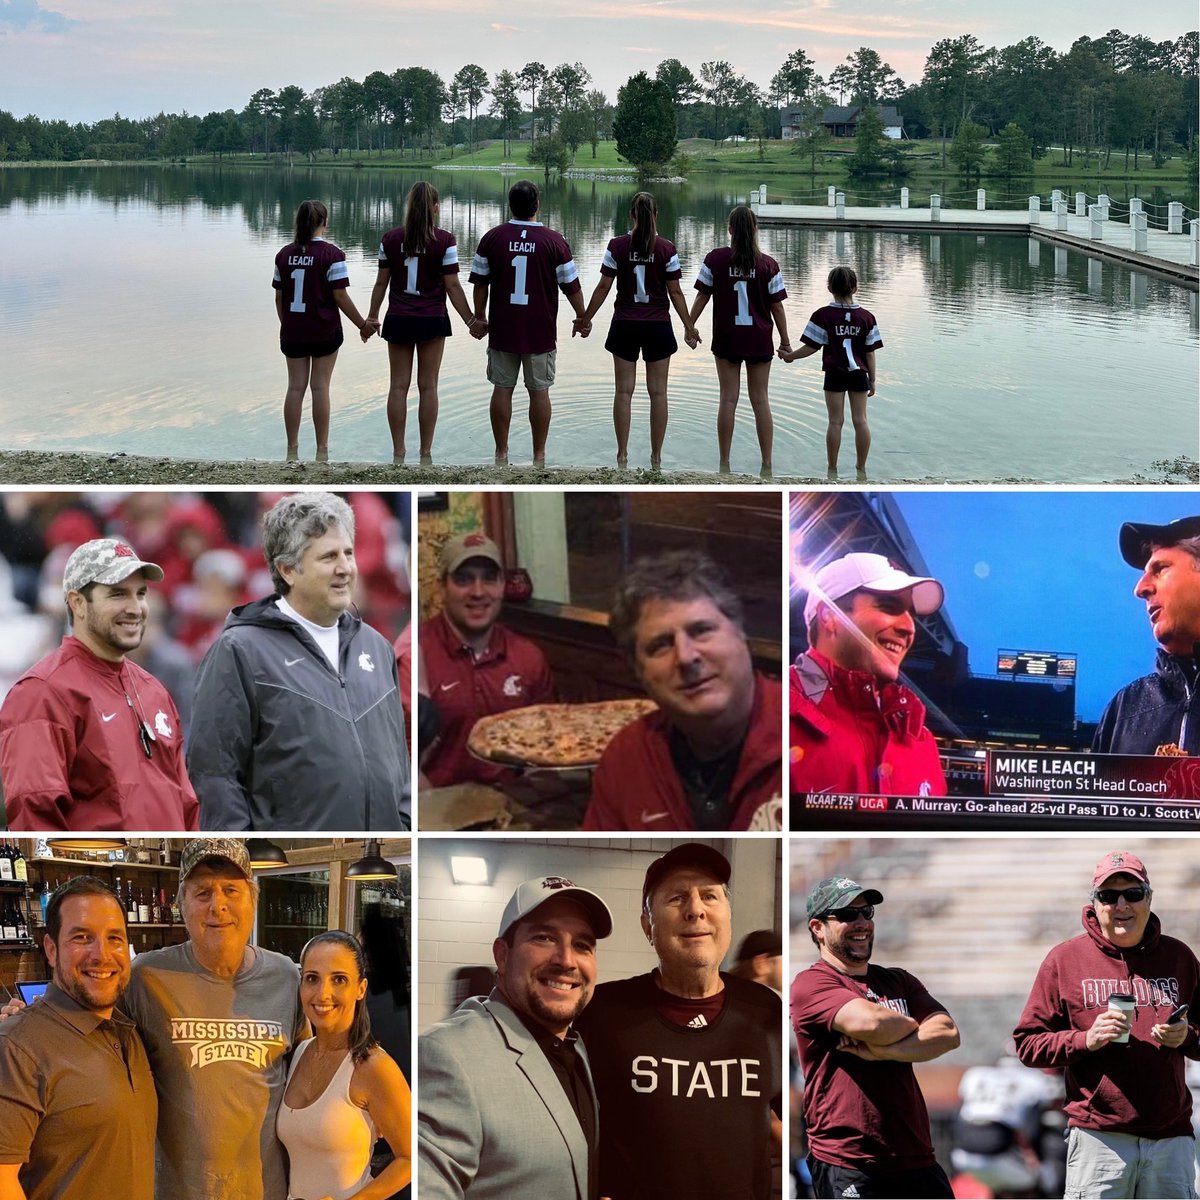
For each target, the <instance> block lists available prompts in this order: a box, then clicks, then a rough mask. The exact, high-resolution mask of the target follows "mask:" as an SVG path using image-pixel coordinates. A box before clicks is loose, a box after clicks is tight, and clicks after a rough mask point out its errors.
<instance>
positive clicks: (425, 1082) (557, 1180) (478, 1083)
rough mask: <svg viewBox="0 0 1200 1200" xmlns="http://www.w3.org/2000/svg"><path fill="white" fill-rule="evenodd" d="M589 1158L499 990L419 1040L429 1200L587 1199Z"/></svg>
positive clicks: (571, 1115)
mask: <svg viewBox="0 0 1200 1200" xmlns="http://www.w3.org/2000/svg"><path fill="white" fill-rule="evenodd" d="M576 1050H577V1052H578V1053H579V1055H580V1057H581V1058H582V1059H583V1063H584V1067H585V1068H586V1071H587V1077H588V1085H589V1087H590V1086H591V1078H592V1072H591V1067H590V1065H589V1064H588V1060H587V1054H586V1052H585V1051H584V1049H583V1043H582V1042H579V1043H577V1045H576ZM593 1096H594V1092H593ZM587 1155H588V1150H587V1139H586V1138H585V1137H584V1134H583V1130H582V1129H581V1128H580V1125H579V1119H578V1117H576V1115H575V1110H574V1109H573V1108H572V1107H571V1102H570V1100H568V1099H567V1095H566V1092H564V1091H563V1086H562V1084H561V1083H560V1082H559V1080H558V1076H556V1075H555V1073H554V1068H553V1067H552V1066H551V1065H550V1063H549V1062H548V1061H547V1059H546V1056H545V1054H543V1053H542V1051H541V1049H540V1048H539V1047H538V1044H537V1042H536V1041H535V1040H534V1038H533V1035H532V1034H531V1033H530V1032H529V1030H528V1029H526V1028H525V1026H524V1025H523V1024H522V1022H521V1019H520V1018H519V1017H518V1016H517V1014H516V1013H515V1012H514V1011H513V1010H512V1008H510V1007H509V1005H508V1003H507V1002H506V1001H505V1000H504V998H503V997H502V996H501V995H500V993H499V992H498V991H493V992H492V994H491V995H490V996H489V997H488V998H487V999H486V1000H480V999H478V998H474V997H473V998H472V999H470V1000H467V1001H465V1002H464V1003H463V1004H462V1006H461V1007H460V1008H459V1009H458V1010H457V1011H456V1012H454V1013H453V1014H451V1015H450V1016H449V1017H447V1018H446V1020H444V1021H439V1022H438V1023H437V1024H436V1025H433V1026H431V1027H430V1028H429V1029H428V1030H427V1031H426V1032H425V1033H423V1034H421V1036H420V1037H419V1038H418V1039H417V1191H418V1194H419V1195H420V1197H421V1200H461V1198H462V1197H467V1196H469V1197H470V1200H512V1197H513V1196H543V1197H546V1200H571V1198H572V1197H574V1198H575V1200H588V1189H587V1180H588V1157H587Z"/></svg>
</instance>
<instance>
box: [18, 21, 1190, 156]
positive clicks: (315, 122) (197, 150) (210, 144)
mask: <svg viewBox="0 0 1200 1200" xmlns="http://www.w3.org/2000/svg"><path fill="white" fill-rule="evenodd" d="M1198 44H1200V37H1198V35H1197V33H1196V32H1194V31H1193V32H1190V33H1187V34H1184V35H1182V36H1181V37H1179V38H1176V39H1174V40H1167V41H1163V42H1155V41H1153V40H1151V39H1149V38H1146V37H1142V36H1140V35H1137V34H1126V33H1123V32H1122V31H1120V30H1116V29H1114V30H1110V31H1109V32H1108V33H1106V34H1105V35H1104V36H1103V37H1100V38H1094V39H1093V38H1087V37H1081V38H1078V39H1077V40H1076V41H1075V42H1074V43H1073V44H1072V46H1071V47H1070V49H1069V50H1067V51H1065V52H1061V53H1060V52H1058V51H1056V50H1054V49H1053V48H1052V47H1050V46H1048V45H1047V44H1046V43H1044V42H1042V41H1041V40H1040V39H1039V38H1037V37H1029V38H1025V39H1023V40H1022V41H1020V42H1017V43H1015V44H1014V45H1011V46H1005V47H1002V48H994V47H993V48H988V47H985V46H984V45H982V44H981V43H980V42H979V41H978V39H977V38H975V37H974V36H973V35H971V34H963V35H961V36H959V37H957V38H946V39H943V40H941V41H939V42H937V43H935V44H934V45H933V46H932V47H931V48H930V51H929V54H928V56H927V58H926V61H925V66H924V70H923V73H922V76H921V78H920V80H918V81H916V82H913V83H906V82H905V81H904V80H902V79H901V78H900V77H899V76H898V75H897V74H896V72H895V70H894V69H893V68H892V67H891V66H890V64H888V63H887V62H885V61H884V60H883V59H882V57H881V56H880V55H879V53H878V52H877V51H875V50H873V49H871V48H870V47H865V46H863V47H859V48H858V49H857V50H855V51H854V52H852V53H851V54H848V55H847V56H846V59H845V60H844V61H843V62H842V63H841V64H839V65H838V66H837V67H836V68H834V70H833V71H832V72H830V74H829V76H828V77H827V78H825V77H822V76H821V75H819V74H818V73H817V72H816V70H815V66H814V63H813V60H812V58H811V57H810V56H809V55H808V54H807V53H806V51H804V50H803V49H796V50H794V51H792V52H791V53H790V54H788V55H787V56H786V58H785V59H784V61H783V63H782V64H781V65H780V67H779V69H778V70H777V71H776V72H775V74H774V75H773V76H772V77H771V79H770V80H769V81H768V82H767V83H766V85H765V86H760V85H759V84H758V83H756V82H754V81H753V80H750V79H747V78H746V77H745V76H744V75H741V74H739V73H738V72H737V71H736V70H735V69H734V68H733V66H732V65H731V64H730V63H729V62H727V61H724V60H712V61H709V62H703V63H701V64H699V69H698V71H695V72H694V71H693V70H692V69H691V68H690V67H688V66H687V65H685V64H684V63H682V62H681V61H680V60H679V59H675V58H669V59H665V60H664V61H663V62H661V63H659V65H658V68H657V70H656V72H655V75H654V79H655V80H656V81H657V82H659V83H662V84H664V85H665V86H666V88H667V90H668V91H669V93H670V97H671V102H672V106H673V109H674V115H675V124H676V130H675V132H676V135H677V136H678V137H681V138H705V139H709V140H711V141H713V142H714V143H720V142H722V141H724V140H726V139H728V138H731V137H737V138H742V139H746V140H748V141H752V142H753V141H758V142H759V143H760V144H761V143H762V142H763V141H764V140H765V139H768V138H778V137H779V136H780V133H781V126H782V122H783V120H784V119H785V118H786V120H787V122H788V123H789V124H790V125H791V126H792V128H793V129H796V130H798V131H799V133H800V134H801V137H800V138H799V139H798V143H799V144H798V148H800V149H802V150H807V151H808V152H809V153H811V154H812V155H813V160H814V162H815V156H816V154H817V153H818V151H819V149H820V148H821V147H822V146H823V144H824V137H823V131H822V129H821V123H820V114H821V113H822V111H823V109H824V108H825V107H827V106H829V105H835V104H836V105H876V104H889V105H894V106H895V107H896V108H897V109H898V111H899V112H900V114H901V115H902V116H903V118H904V127H905V132H906V135H907V136H909V137H912V138H918V139H919V138H924V137H930V136H935V137H939V138H940V139H941V143H942V146H943V154H948V153H949V150H948V149H946V148H947V147H948V146H950V145H951V144H952V143H953V142H954V140H955V138H956V136H957V135H958V134H959V132H960V129H961V128H963V127H964V125H965V131H964V137H963V138H962V139H960V141H961V142H962V145H963V147H964V148H963V150H962V151H961V153H960V155H958V156H956V161H957V159H958V158H961V159H962V160H963V162H962V163H960V166H963V165H964V164H965V166H964V169H967V170H970V169H973V167H972V164H973V163H974V162H975V161H976V158H975V155H974V152H973V151H971V150H970V146H971V145H973V144H974V142H975V141H976V140H977V138H978V137H979V136H980V135H978V134H977V133H976V130H982V136H983V137H990V138H999V137H1000V136H1001V135H1002V134H1003V133H1004V131H1005V130H1006V129H1009V127H1010V126H1012V127H1015V128H1016V130H1017V132H1018V133H1020V134H1021V135H1023V136H1024V138H1025V139H1027V144H1028V151H1029V153H1030V154H1032V155H1033V156H1035V157H1041V156H1043V155H1044V154H1045V153H1046V152H1047V150H1048V149H1049V148H1050V147H1051V146H1054V147H1059V148H1061V154H1062V156H1063V161H1064V164H1065V165H1072V164H1073V163H1075V162H1076V161H1077V159H1079V158H1082V160H1083V161H1084V162H1085V163H1089V164H1090V163H1092V162H1093V161H1094V162H1096V163H1098V164H1099V165H1100V166H1102V167H1107V166H1108V165H1109V164H1110V163H1111V159H1112V156H1113V155H1114V154H1121V155H1124V157H1125V159H1126V160H1128V161H1130V162H1132V163H1133V164H1134V165H1135V166H1136V165H1139V164H1140V162H1141V160H1142V158H1143V157H1148V158H1149V159H1150V160H1151V161H1153V162H1155V163H1161V162H1162V161H1164V159H1165V157H1166V156H1167V155H1169V154H1170V153H1172V152H1174V151H1177V150H1179V149H1189V150H1190V149H1191V148H1192V147H1193V146H1194V144H1195V135H1196V125H1197V108H1198V101H1197V89H1196V86H1195V80H1196V75H1197V69H1198V65H1200V62H1198V60H1200V49H1198ZM612 121H613V108H612V106H611V105H610V103H609V101H608V99H607V98H606V96H605V95H604V93H603V92H602V91H600V90H599V89H596V88H594V87H593V86H592V77H591V74H590V72H589V71H588V69H587V68H586V67H585V66H584V65H583V64H582V63H580V62H575V63H561V64H559V65H558V66H556V67H553V68H547V67H546V66H545V65H544V64H542V63H538V62H530V63H526V64H525V65H524V66H522V67H521V68H520V69H519V70H508V69H506V70H502V71H498V72H496V73H495V75H493V76H489V75H488V73H487V72H486V71H484V70H483V68H482V67H479V66H478V65H476V64H474V63H469V64H467V65H466V66H464V67H462V68H461V69H460V70H459V71H458V72H456V73H455V74H454V75H453V76H452V77H450V78H448V79H443V78H442V76H441V75H439V74H438V73H437V72H436V71H433V70H430V69H429V68H427V67H401V68H399V69H398V70H395V71H393V72H392V73H391V74H388V73H386V72H384V71H373V72H371V73H370V74H369V75H367V76H366V77H365V78H364V79H361V80H356V79H351V78H350V77H349V76H346V77H344V78H342V79H339V80H337V81H336V82H334V83H330V84H327V85H325V86H324V87H320V88H317V89H316V90H315V91H313V92H306V91H305V90H304V89H303V88H301V87H299V86H296V85H288V86H286V87H282V88H279V89H277V90H272V89H271V88H266V87H264V88H260V89H259V90H258V91H256V92H255V93H254V94H253V95H252V96H251V97H250V98H249V100H248V101H247V102H246V104H245V106H244V107H243V108H242V109H241V110H240V111H236V110H234V109H227V110H226V111H224V112H210V113H208V114H206V115H203V116H200V115H195V114H189V113H187V112H182V113H165V112H160V113H158V114H157V115H156V116H153V117H143V118H140V119H134V118H129V117H124V116H122V115H121V114H119V113H117V114H115V115H114V116H112V117H106V118H104V119H103V120H100V121H97V122H95V123H93V124H84V123H70V122H67V121H61V120H43V119H41V118H39V117H37V116H33V115H30V116H26V117H24V118H16V117H14V116H13V115H12V114H11V113H9V112H5V111H0V160H4V159H8V160H22V161H23V160H52V161H71V160H76V159H82V158H105V159H116V160H137V159H153V158H160V159H176V158H184V157H189V156H192V155H197V154H207V155H212V156H214V157H216V158H220V157H223V156H224V155H226V154H235V153H251V154H262V155H267V156H273V155H279V156H284V157H296V156H307V157H312V156H314V155H315V154H317V153H318V152H321V153H328V154H334V155H337V154H340V153H341V152H343V151H345V150H348V149H349V150H354V151H356V152H357V153H359V154H364V153H365V154H368V155H370V154H375V155H382V154H383V153H384V152H385V151H388V152H391V153H399V154H401V155H408V156H411V157H413V158H414V159H421V158H425V157H429V156H431V155H433V154H434V153H437V152H439V151H445V149H446V148H447V147H456V146H462V147H463V148H464V149H471V148H473V147H474V146H475V145H477V144H478V143H479V142H482V141H500V140H502V141H503V143H504V148H505V152H506V153H508V154H511V153H513V146H514V145H515V144H516V143H517V142H524V143H526V144H527V145H528V146H529V147H530V148H531V151H532V153H531V155H530V157H531V159H532V161H535V162H539V163H542V164H544V165H545V166H546V168H547V170H548V169H549V168H550V166H552V165H553V166H559V167H561V166H562V165H564V164H565V163H566V162H567V161H570V160H573V159H575V158H576V157H577V156H578V154H579V152H580V150H581V149H582V148H584V147H586V146H589V145H590V147H591V150H592V155H593V156H594V155H595V152H596V146H597V144H598V143H599V141H601V140H603V139H607V138H608V137H609V136H611V133H612ZM968 123H969V124H968ZM805 135H807V136H805ZM1006 136H1007V137H1008V138H1009V140H1012V139H1013V138H1014V137H1015V136H1016V135H1015V134H1014V133H1013V132H1012V130H1009V133H1008V134H1007V135H1006ZM943 161H945V159H944V160H943Z"/></svg>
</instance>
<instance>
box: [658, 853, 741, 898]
mask: <svg viewBox="0 0 1200 1200" xmlns="http://www.w3.org/2000/svg"><path fill="white" fill-rule="evenodd" d="M676 867H699V868H700V870H702V871H705V872H707V873H708V874H709V875H711V876H712V877H713V878H714V879H715V880H716V881H717V882H718V883H728V882H729V877H730V875H732V874H733V868H732V867H731V866H730V865H729V859H727V858H726V857H725V855H723V854H722V853H721V852H720V850H715V849H714V848H713V847H712V846H706V845H705V844H704V843H703V842H684V843H683V844H682V845H681V846H675V847H674V848H673V849H671V850H668V851H667V852H666V854H662V855H659V857H658V858H656V859H655V860H654V861H653V862H652V863H651V864H650V865H649V866H648V867H647V868H646V878H645V880H644V881H643V883H642V907H643V908H645V907H646V897H647V896H649V895H650V893H651V892H652V891H653V890H654V888H655V886H656V885H657V884H658V881H659V880H660V879H662V878H663V877H664V876H665V875H666V874H667V873H668V872H670V871H674V870H675V869H676Z"/></svg>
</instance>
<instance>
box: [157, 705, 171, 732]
mask: <svg viewBox="0 0 1200 1200" xmlns="http://www.w3.org/2000/svg"><path fill="white" fill-rule="evenodd" d="M154 732H155V733H157V734H158V736H159V737H174V736H175V731H174V730H173V729H172V728H171V722H170V720H169V718H168V717H167V714H166V713H165V712H163V710H162V709H161V708H160V709H159V710H158V712H156V713H155V714H154Z"/></svg>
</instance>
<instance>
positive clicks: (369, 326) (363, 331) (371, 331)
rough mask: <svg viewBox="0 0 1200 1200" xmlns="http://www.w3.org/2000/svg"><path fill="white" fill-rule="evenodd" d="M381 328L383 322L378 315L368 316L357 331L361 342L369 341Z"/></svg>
mask: <svg viewBox="0 0 1200 1200" xmlns="http://www.w3.org/2000/svg"><path fill="white" fill-rule="evenodd" d="M382 328H383V322H382V321H380V320H379V318H378V317H368V318H367V319H366V320H365V321H364V322H363V323H362V327H361V328H360V329H359V331H358V336H359V337H360V338H362V340H363V342H364V343H365V342H369V341H370V340H371V338H372V337H374V336H375V334H377V333H378V332H379V331H380V330H381V329H382Z"/></svg>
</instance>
